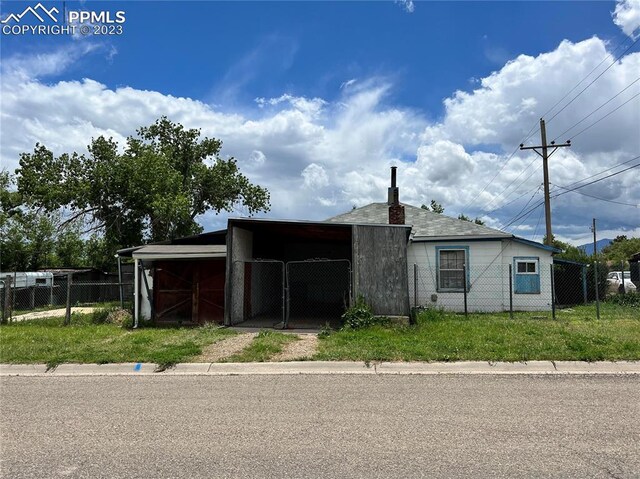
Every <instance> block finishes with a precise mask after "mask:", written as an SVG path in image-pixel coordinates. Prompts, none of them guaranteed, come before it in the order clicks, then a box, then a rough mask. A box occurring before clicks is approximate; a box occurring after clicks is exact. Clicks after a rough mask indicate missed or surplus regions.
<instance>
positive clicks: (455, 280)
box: [438, 249, 466, 291]
mask: <svg viewBox="0 0 640 479" xmlns="http://www.w3.org/2000/svg"><path fill="white" fill-rule="evenodd" d="M465 262H466V250H464V249H441V250H440V251H439V260H438V287H439V289H440V290H445V291H446V290H449V291H462V290H463V289H464V284H465V278H464V264H465Z"/></svg>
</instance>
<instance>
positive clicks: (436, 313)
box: [418, 308, 447, 321]
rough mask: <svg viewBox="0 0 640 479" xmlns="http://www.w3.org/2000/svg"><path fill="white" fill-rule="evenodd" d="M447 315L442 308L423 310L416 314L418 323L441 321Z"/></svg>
mask: <svg viewBox="0 0 640 479" xmlns="http://www.w3.org/2000/svg"><path fill="white" fill-rule="evenodd" d="M446 317H447V315H446V313H445V311H444V309H443V308H424V309H423V310H422V311H421V312H420V313H418V318H419V320H420V321H442V320H443V319H446Z"/></svg>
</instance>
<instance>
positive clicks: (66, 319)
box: [64, 273, 73, 326]
mask: <svg viewBox="0 0 640 479" xmlns="http://www.w3.org/2000/svg"><path fill="white" fill-rule="evenodd" d="M72 281H73V273H68V274H67V312H66V314H65V315H64V324H65V326H66V325H69V324H71V283H72Z"/></svg>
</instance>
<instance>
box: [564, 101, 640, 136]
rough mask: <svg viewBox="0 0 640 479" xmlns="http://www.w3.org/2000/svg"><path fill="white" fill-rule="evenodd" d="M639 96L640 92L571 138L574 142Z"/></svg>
mask: <svg viewBox="0 0 640 479" xmlns="http://www.w3.org/2000/svg"><path fill="white" fill-rule="evenodd" d="M638 96H640V92H638V93H636V94H635V95H633V96H632V97H631V98H629V99H628V100H627V101H625V102H624V103H622V104H621V105H618V106H617V107H616V108H614V109H613V110H611V111H610V112H609V113H607V114H606V115H605V116H603V117H602V118H600V119H599V120H596V121H594V122H593V123H591V124H590V125H589V126H588V127H586V128H584V129H582V130H580V131H579V132H578V133H576V134H575V135H573V136H572V137H571V139H572V140H573V139H574V138H575V137H577V136H579V135H581V134H583V133H584V132H585V131H587V130H588V129H589V128H591V127H592V126H595V125H597V124H598V123H600V122H601V121H602V120H604V119H605V118H607V117H608V116H610V115H612V114H613V113H615V112H616V111H618V110H619V109H620V108H622V107H623V106H625V105H626V104H627V103H629V102H630V101H631V100H633V99H634V98H637V97H638Z"/></svg>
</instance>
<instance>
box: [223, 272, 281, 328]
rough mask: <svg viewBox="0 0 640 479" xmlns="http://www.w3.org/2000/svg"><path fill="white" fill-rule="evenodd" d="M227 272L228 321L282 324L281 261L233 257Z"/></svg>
mask: <svg viewBox="0 0 640 479" xmlns="http://www.w3.org/2000/svg"><path fill="white" fill-rule="evenodd" d="M232 266H233V269H232V272H231V281H232V289H231V291H232V292H231V309H230V316H229V317H230V322H231V324H238V323H245V324H244V326H255V327H265V326H268V327H286V325H285V293H284V291H285V266H284V263H283V262H282V261H275V260H250V261H235V262H234V263H233V265H232Z"/></svg>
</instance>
